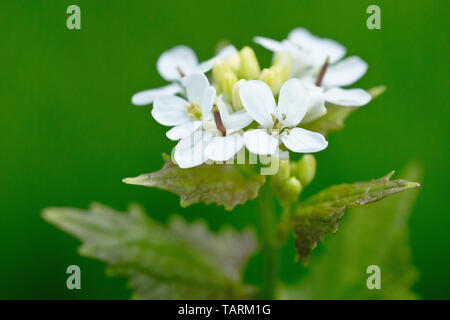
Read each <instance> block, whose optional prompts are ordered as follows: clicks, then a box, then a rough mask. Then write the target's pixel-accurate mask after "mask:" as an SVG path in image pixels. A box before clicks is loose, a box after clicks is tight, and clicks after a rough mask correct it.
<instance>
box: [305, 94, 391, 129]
mask: <svg viewBox="0 0 450 320" xmlns="http://www.w3.org/2000/svg"><path fill="white" fill-rule="evenodd" d="M385 90H386V87H385V86H378V87H374V88H372V89H369V90H367V91H368V92H369V93H370V94H371V96H372V99H375V98H376V97H378V96H380V95H381V94H382V93H383V92H384V91H385ZM326 107H327V113H326V114H325V115H324V116H323V117H320V118H318V119H316V120H314V121H312V122H310V123H306V124H303V125H302V127H303V128H305V129H307V130H311V131H315V132H320V133H322V134H323V135H326V134H328V133H330V132H333V131H337V130H341V129H342V128H343V127H344V120H345V119H347V117H348V116H349V115H350V114H351V113H353V112H354V111H356V110H358V109H359V108H360V107H343V106H338V105H334V104H331V103H327V105H326Z"/></svg>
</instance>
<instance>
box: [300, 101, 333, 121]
mask: <svg viewBox="0 0 450 320" xmlns="http://www.w3.org/2000/svg"><path fill="white" fill-rule="evenodd" d="M326 114H327V108H326V107H325V100H323V101H320V102H318V103H315V104H312V105H311V107H310V109H309V110H308V112H307V113H306V115H305V117H304V118H303V120H302V123H308V122H311V121H314V120H316V119H317V118H320V117H322V116H324V115H326Z"/></svg>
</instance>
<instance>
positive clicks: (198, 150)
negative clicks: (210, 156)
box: [174, 130, 212, 168]
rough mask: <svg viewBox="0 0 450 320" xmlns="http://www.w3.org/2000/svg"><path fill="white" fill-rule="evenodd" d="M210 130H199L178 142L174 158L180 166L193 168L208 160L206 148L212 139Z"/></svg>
mask: <svg viewBox="0 0 450 320" xmlns="http://www.w3.org/2000/svg"><path fill="white" fill-rule="evenodd" d="M211 139H212V136H211V134H209V133H208V132H204V131H202V130H197V131H195V132H194V133H193V134H191V135H190V136H187V137H185V138H183V139H181V140H180V142H178V144H177V145H176V147H175V154H174V159H175V161H176V163H177V164H178V166H179V167H180V168H192V167H196V166H198V165H201V164H202V163H203V162H205V161H206V160H207V158H206V156H205V153H204V150H205V147H206V146H207V145H208V144H209V142H210V141H211Z"/></svg>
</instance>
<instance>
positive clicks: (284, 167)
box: [275, 159, 291, 185]
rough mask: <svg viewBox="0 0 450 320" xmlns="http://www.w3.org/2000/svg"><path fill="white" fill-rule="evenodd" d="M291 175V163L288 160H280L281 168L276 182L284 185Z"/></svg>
mask: <svg viewBox="0 0 450 320" xmlns="http://www.w3.org/2000/svg"><path fill="white" fill-rule="evenodd" d="M290 176H291V165H290V163H289V159H288V160H279V169H278V172H277V174H276V176H275V179H276V180H277V181H276V182H277V183H278V184H279V185H283V184H284V183H285V181H287V180H288V179H289V177H290Z"/></svg>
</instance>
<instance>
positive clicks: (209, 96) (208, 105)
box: [200, 87, 216, 122]
mask: <svg viewBox="0 0 450 320" xmlns="http://www.w3.org/2000/svg"><path fill="white" fill-rule="evenodd" d="M215 99H216V89H214V88H213V87H208V88H206V89H205V90H204V91H203V97H202V102H201V104H200V106H201V108H202V119H203V122H205V121H207V120H208V119H209V118H210V117H211V116H212V113H211V110H212V107H213V104H214V100H215Z"/></svg>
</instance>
